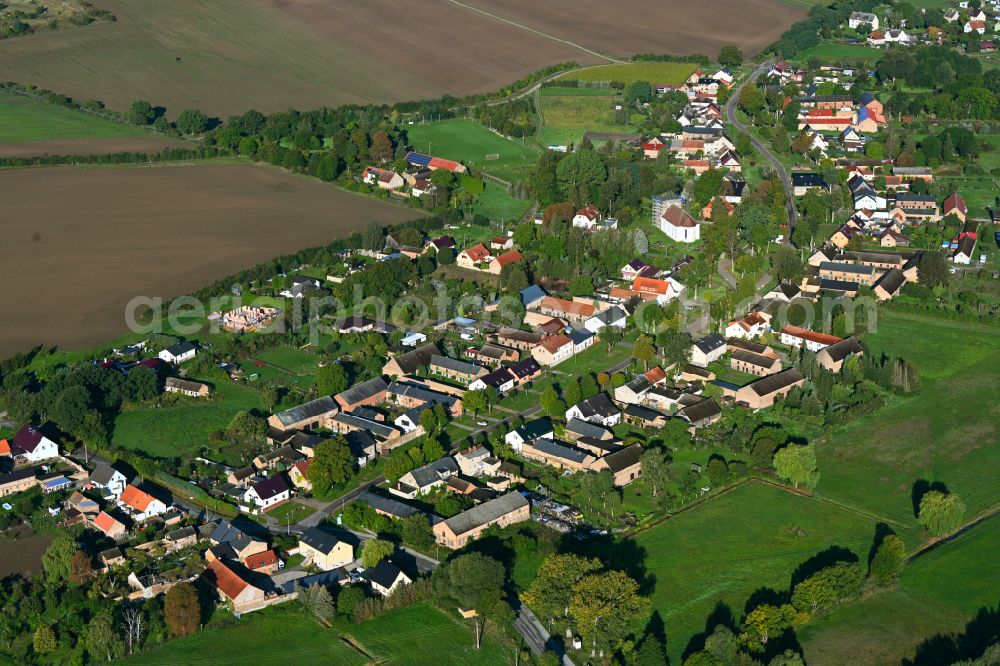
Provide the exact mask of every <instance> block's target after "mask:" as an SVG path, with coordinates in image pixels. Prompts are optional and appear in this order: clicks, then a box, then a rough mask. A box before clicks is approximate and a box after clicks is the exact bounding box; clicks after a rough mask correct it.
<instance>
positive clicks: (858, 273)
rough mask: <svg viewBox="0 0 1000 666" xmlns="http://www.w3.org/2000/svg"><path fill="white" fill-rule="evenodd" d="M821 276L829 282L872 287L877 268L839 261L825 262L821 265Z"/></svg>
mask: <svg viewBox="0 0 1000 666" xmlns="http://www.w3.org/2000/svg"><path fill="white" fill-rule="evenodd" d="M819 276H820V278H825V279H827V280H843V281H847V282H857V283H858V284H866V285H871V284H873V283H874V282H875V268H874V267H872V266H864V265H856V264H851V263H845V262H839V261H824V262H823V263H821V264H820V265H819Z"/></svg>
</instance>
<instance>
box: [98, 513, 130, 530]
mask: <svg viewBox="0 0 1000 666" xmlns="http://www.w3.org/2000/svg"><path fill="white" fill-rule="evenodd" d="M94 525H95V526H96V527H97V528H98V529H99V530H101V531H102V532H104V533H105V534H107V535H109V536H110V535H111V532H112V531H117V530H118V529H119V528H120V529H125V526H124V525H123V524H122V523H121V521H119V520H116V519H115V518H114V517H113V516H111V515H110V514H107V513H105V512H103V511H101V512H100V513H99V514H97V516H96V517H95V518H94Z"/></svg>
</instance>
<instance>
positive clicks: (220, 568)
mask: <svg viewBox="0 0 1000 666" xmlns="http://www.w3.org/2000/svg"><path fill="white" fill-rule="evenodd" d="M235 566H236V565H232V564H229V563H226V562H223V561H222V560H219V559H214V560H211V561H210V562H209V563H208V566H207V567H205V572H204V573H203V574H202V576H203V577H204V578H205V580H206V581H208V582H209V583H210V584H211V585H212V586H213V587H215V589H216V590H217V591H218V593H219V597H220V598H221V599H223V600H224V601H227V602H229V603H231V604H232V606H233V610H235V611H237V612H247V611H250V610H255V609H256V608H257V607H260V605H261V604H262V603H263V602H264V601H265V599H266V597H267V595H266V594H265V592H264V590H262V589H261V588H259V587H257V586H255V585H252V584H251V583H250V582H248V580H247V578H246V574H242V572H239V573H238V572H237V570H236V568H235ZM240 568H242V567H240ZM241 574H242V575H241Z"/></svg>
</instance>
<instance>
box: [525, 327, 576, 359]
mask: <svg viewBox="0 0 1000 666" xmlns="http://www.w3.org/2000/svg"><path fill="white" fill-rule="evenodd" d="M573 349H574V345H573V340H571V339H570V337H569V336H568V335H566V334H565V333H560V334H558V335H552V336H549V337H547V338H545V339H544V340H542V343H541V344H540V345H538V346H537V347H535V348H534V349H532V350H531V356H532V357H533V358H534V359H535V360H536V361H538V364H539V365H544V366H553V365H558V364H559V363H562V362H563V361H565V360H566V359H568V358H570V357H571V356H573Z"/></svg>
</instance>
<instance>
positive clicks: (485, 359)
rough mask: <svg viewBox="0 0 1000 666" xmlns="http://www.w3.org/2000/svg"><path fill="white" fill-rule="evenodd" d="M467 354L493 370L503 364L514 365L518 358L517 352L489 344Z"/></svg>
mask: <svg viewBox="0 0 1000 666" xmlns="http://www.w3.org/2000/svg"><path fill="white" fill-rule="evenodd" d="M543 339H544V338H543ZM465 354H466V355H467V356H470V357H472V358H474V359H476V360H477V361H479V362H480V363H485V364H486V365H488V366H490V367H491V368H498V367H500V366H501V365H502V364H503V363H513V362H514V361H516V360H517V358H518V353H517V351H516V350H514V349H508V348H507V347H501V346H499V345H494V344H489V343H487V344H485V345H483V346H482V347H480V348H479V349H469V350H466V352H465Z"/></svg>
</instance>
